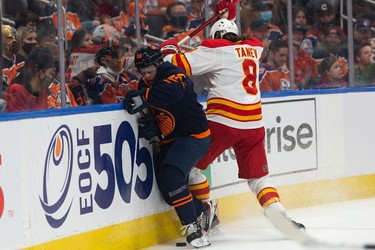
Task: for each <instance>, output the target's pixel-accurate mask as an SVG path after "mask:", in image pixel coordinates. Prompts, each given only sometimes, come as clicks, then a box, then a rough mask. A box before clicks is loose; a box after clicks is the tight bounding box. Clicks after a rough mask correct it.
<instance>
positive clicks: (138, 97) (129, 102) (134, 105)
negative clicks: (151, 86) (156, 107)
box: [122, 89, 148, 115]
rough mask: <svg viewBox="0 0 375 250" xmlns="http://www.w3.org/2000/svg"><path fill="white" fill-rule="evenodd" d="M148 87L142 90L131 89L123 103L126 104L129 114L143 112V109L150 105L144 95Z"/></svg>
mask: <svg viewBox="0 0 375 250" xmlns="http://www.w3.org/2000/svg"><path fill="white" fill-rule="evenodd" d="M145 91H146V89H142V90H139V91H137V90H130V91H129V92H128V93H127V94H126V96H125V98H124V100H123V101H122V104H123V105H124V107H125V109H126V110H127V111H128V113H129V114H131V115H133V114H135V113H138V112H141V111H142V110H143V109H145V108H147V107H148V103H147V101H146V99H145V97H144V93H145Z"/></svg>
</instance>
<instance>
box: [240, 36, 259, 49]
mask: <svg viewBox="0 0 375 250" xmlns="http://www.w3.org/2000/svg"><path fill="white" fill-rule="evenodd" d="M241 43H242V44H247V45H250V46H254V47H263V43H262V42H261V41H259V40H258V39H257V38H255V37H251V38H248V39H246V40H243V41H242V42H241Z"/></svg>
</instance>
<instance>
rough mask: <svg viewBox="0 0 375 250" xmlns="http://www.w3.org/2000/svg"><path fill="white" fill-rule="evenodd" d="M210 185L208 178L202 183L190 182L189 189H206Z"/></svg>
mask: <svg viewBox="0 0 375 250" xmlns="http://www.w3.org/2000/svg"><path fill="white" fill-rule="evenodd" d="M208 186H209V185H208V180H205V181H204V182H202V183H197V184H189V189H190V191H193V190H198V189H204V188H207V187H208Z"/></svg>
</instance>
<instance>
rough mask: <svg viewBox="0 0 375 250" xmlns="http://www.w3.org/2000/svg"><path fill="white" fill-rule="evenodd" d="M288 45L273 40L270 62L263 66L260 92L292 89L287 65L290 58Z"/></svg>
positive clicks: (270, 48) (270, 49) (281, 41)
mask: <svg viewBox="0 0 375 250" xmlns="http://www.w3.org/2000/svg"><path fill="white" fill-rule="evenodd" d="M288 51H289V50H288V44H287V42H286V41H283V40H273V41H272V42H271V43H270V46H269V52H268V61H267V63H263V64H261V68H260V76H259V79H260V83H259V86H260V90H261V91H263V92H268V91H280V90H289V89H291V85H290V78H289V70H288V69H287V67H286V65H285V63H286V62H287V56H288Z"/></svg>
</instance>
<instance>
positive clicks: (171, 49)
mask: <svg viewBox="0 0 375 250" xmlns="http://www.w3.org/2000/svg"><path fill="white" fill-rule="evenodd" d="M159 47H160V50H161V53H162V54H163V57H165V56H166V55H170V54H179V53H180V48H179V47H178V44H177V41H176V39H173V38H172V39H168V40H166V41H164V42H162V43H161V44H160V45H159Z"/></svg>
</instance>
